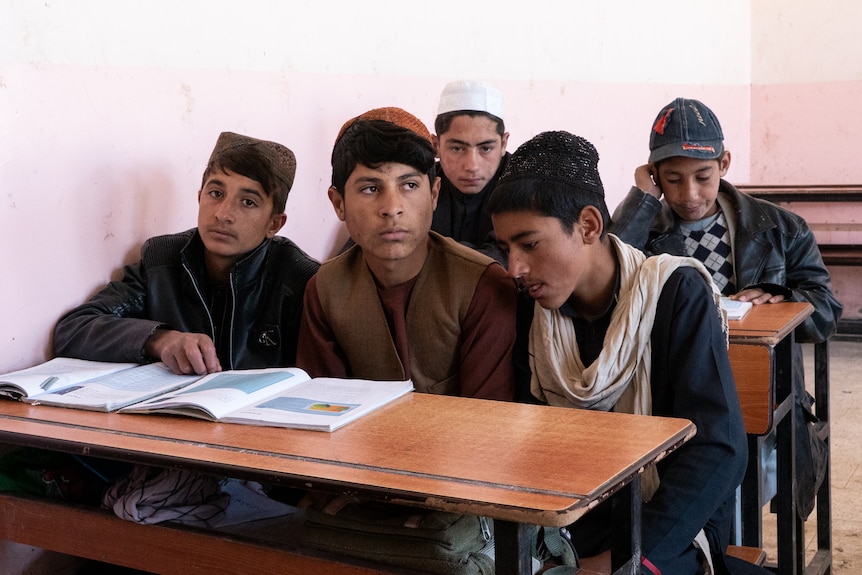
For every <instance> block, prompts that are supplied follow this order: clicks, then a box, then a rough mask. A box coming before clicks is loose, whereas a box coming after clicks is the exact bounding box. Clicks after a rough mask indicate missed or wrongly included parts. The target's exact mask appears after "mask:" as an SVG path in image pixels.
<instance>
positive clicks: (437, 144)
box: [431, 134, 440, 158]
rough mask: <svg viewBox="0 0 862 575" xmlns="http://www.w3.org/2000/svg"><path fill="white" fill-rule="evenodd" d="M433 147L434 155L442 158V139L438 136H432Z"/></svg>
mask: <svg viewBox="0 0 862 575" xmlns="http://www.w3.org/2000/svg"><path fill="white" fill-rule="evenodd" d="M431 145H432V146H433V147H434V155H435V156H436V157H438V158H439V157H440V138H438V137H437V134H431Z"/></svg>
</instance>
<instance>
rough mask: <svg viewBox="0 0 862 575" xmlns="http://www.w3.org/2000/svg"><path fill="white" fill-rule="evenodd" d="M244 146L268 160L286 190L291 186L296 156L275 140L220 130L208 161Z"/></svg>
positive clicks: (215, 159)
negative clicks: (249, 147) (270, 140)
mask: <svg viewBox="0 0 862 575" xmlns="http://www.w3.org/2000/svg"><path fill="white" fill-rule="evenodd" d="M245 146H251V147H254V149H255V151H256V152H258V153H260V154H261V155H262V156H263V157H264V158H266V159H267V160H269V162H270V164H271V165H272V171H273V172H274V173H275V175H276V177H278V179H279V180H280V181H281V182H282V183H283V184H284V185H285V186H287V191H288V192H289V191H290V188H291V187H292V186H293V178H294V176H295V175H296V156H294V155H293V152H291V151H290V150H289V149H288V148H287V147H285V146H282V145H281V144H278V143H276V142H267V141H266V140H258V139H257V138H252V137H250V136H243V135H241V134H234V133H233V132H222V133H221V134H220V135H219V137H218V140H217V141H216V145H215V149H213V152H212V154H211V155H210V163H212V162H214V161H217V160H218V158H219V156H220V155H222V154H223V153H225V152H226V151H228V150H234V149H237V148H242V147H245Z"/></svg>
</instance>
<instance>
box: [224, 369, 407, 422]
mask: <svg viewBox="0 0 862 575" xmlns="http://www.w3.org/2000/svg"><path fill="white" fill-rule="evenodd" d="M412 390H413V383H412V382H411V381H369V380H363V379H337V378H325V377H318V378H315V379H312V380H311V381H307V382H305V383H302V384H300V385H297V386H295V387H292V388H291V389H288V390H287V391H285V392H282V393H280V394H278V395H276V396H274V397H271V398H268V399H267V400H265V401H262V402H260V403H258V404H257V405H255V406H253V407H249V408H246V409H240V410H238V411H235V412H233V413H231V414H229V415H227V416H226V417H224V418H222V421H225V422H231V423H245V424H251V425H272V426H276V427H295V428H300V429H316V430H320V431H332V430H334V429H337V428H339V427H341V426H342V425H345V424H347V423H349V422H351V421H353V420H355V419H357V418H359V417H361V416H362V415H364V414H366V413H369V412H371V411H373V410H375V409H377V408H378V407H380V406H382V405H385V404H387V403H389V402H390V401H392V400H394V399H396V398H398V397H401V396H402V395H404V394H406V393H409V392H410V391H412Z"/></svg>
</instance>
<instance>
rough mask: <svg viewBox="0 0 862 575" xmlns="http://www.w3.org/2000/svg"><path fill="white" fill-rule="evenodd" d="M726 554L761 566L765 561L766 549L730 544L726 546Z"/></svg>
mask: <svg viewBox="0 0 862 575" xmlns="http://www.w3.org/2000/svg"><path fill="white" fill-rule="evenodd" d="M727 554H728V555H730V556H731V557H736V558H737V559H742V560H743V561H748V562H749V563H754V564H755V565H757V566H763V564H764V563H766V551H764V550H763V549H760V548H758V547H742V546H739V545H731V546H729V547H728V548H727Z"/></svg>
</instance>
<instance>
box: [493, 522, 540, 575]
mask: <svg viewBox="0 0 862 575" xmlns="http://www.w3.org/2000/svg"><path fill="white" fill-rule="evenodd" d="M533 529H534V527H533V526H532V525H528V524H526V523H514V522H512V521H500V520H495V521H494V548H495V572H496V573H497V575H513V574H517V575H530V574H531V573H532V572H533V561H532V557H533V554H532V547H533V546H532V541H531V540H532V531H533Z"/></svg>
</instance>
